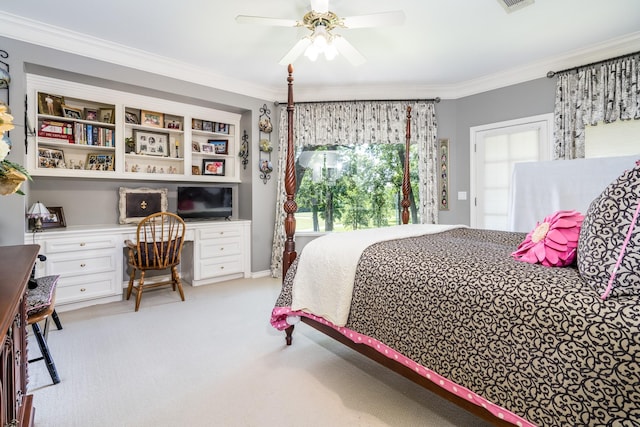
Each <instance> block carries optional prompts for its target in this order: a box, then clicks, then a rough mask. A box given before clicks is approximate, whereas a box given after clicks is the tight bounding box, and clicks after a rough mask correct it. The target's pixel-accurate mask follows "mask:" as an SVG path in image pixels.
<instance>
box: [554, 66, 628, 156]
mask: <svg viewBox="0 0 640 427" xmlns="http://www.w3.org/2000/svg"><path fill="white" fill-rule="evenodd" d="M639 81H640V53H638V54H634V55H631V56H628V57H625V58H621V59H615V60H611V61H607V62H603V63H600V64H596V65H593V66H587V67H582V68H579V69H578V70H571V71H566V72H563V73H561V74H559V75H558V80H557V82H556V98H555V110H554V130H555V132H554V149H553V156H554V159H575V158H584V130H585V127H586V126H587V125H591V126H595V125H596V124H598V122H604V123H612V122H615V121H616V120H631V119H635V120H638V119H640V87H639V86H638V82H639Z"/></svg>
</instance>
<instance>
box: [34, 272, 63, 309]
mask: <svg viewBox="0 0 640 427" xmlns="http://www.w3.org/2000/svg"><path fill="white" fill-rule="evenodd" d="M59 277H60V276H57V275H56V276H44V277H39V278H37V279H36V282H37V283H38V286H36V287H35V288H34V289H29V292H28V293H27V316H30V315H32V314H34V313H37V312H39V311H42V310H44V309H45V308H47V307H49V306H50V305H51V298H52V297H53V291H54V290H55V289H56V284H57V283H58V278H59Z"/></svg>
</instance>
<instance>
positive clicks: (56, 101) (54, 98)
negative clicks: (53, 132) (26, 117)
mask: <svg viewBox="0 0 640 427" xmlns="http://www.w3.org/2000/svg"><path fill="white" fill-rule="evenodd" d="M63 105H64V97H63V96H60V95H51V94H49V93H44V92H38V114H47V115H49V116H58V117H63V115H62V106H63Z"/></svg>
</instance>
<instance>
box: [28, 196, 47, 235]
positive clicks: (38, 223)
mask: <svg viewBox="0 0 640 427" xmlns="http://www.w3.org/2000/svg"><path fill="white" fill-rule="evenodd" d="M48 217H49V210H48V209H47V207H46V206H45V205H43V204H42V203H40V202H39V201H38V202H35V203H34V204H33V205H31V207H30V208H29V211H28V212H27V218H33V219H34V220H35V223H34V228H33V231H34V232H36V231H42V218H48Z"/></svg>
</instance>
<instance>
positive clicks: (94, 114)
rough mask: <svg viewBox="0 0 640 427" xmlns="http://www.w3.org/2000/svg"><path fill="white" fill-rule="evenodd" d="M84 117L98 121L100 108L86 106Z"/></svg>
mask: <svg viewBox="0 0 640 427" xmlns="http://www.w3.org/2000/svg"><path fill="white" fill-rule="evenodd" d="M84 119H85V120H90V121H92V122H97V121H98V109H97V108H85V109H84Z"/></svg>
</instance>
